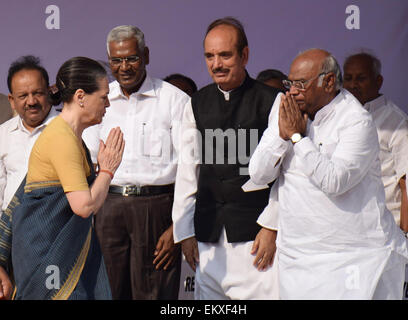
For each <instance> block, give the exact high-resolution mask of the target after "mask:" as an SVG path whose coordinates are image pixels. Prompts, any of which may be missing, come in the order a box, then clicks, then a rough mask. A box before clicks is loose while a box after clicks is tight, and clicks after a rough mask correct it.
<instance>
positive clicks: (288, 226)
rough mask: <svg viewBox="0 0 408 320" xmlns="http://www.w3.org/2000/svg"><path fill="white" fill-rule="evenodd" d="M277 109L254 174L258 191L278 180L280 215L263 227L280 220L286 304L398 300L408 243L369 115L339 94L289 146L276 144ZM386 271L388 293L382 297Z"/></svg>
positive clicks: (270, 215) (267, 215)
mask: <svg viewBox="0 0 408 320" xmlns="http://www.w3.org/2000/svg"><path fill="white" fill-rule="evenodd" d="M279 104H280V98H277V100H276V101H275V105H274V106H273V109H272V113H271V116H270V119H269V120H270V121H269V127H268V129H267V130H266V131H265V132H264V135H263V137H262V139H261V142H260V144H259V145H258V147H257V149H256V150H255V152H254V154H253V156H252V158H251V161H250V165H249V173H250V176H251V179H252V180H253V181H254V182H255V183H257V184H265V183H269V182H271V181H273V180H274V179H276V178H278V177H279V180H278V185H277V187H276V188H273V189H272V194H271V199H275V201H271V202H270V205H275V207H277V208H278V209H274V210H267V209H266V210H265V211H264V213H263V214H262V215H261V217H260V218H259V221H261V222H262V224H263V225H268V223H269V222H268V221H270V224H271V225H272V226H273V225H274V224H275V223H276V214H277V213H279V227H278V229H279V231H278V239H277V247H278V261H279V266H278V269H279V282H280V295H281V298H282V299H371V298H398V297H399V298H401V297H402V286H403V280H404V263H405V260H404V259H406V258H408V252H407V243H406V239H405V237H404V235H403V233H402V231H401V230H400V229H399V228H398V227H397V225H396V224H395V222H394V219H393V217H392V214H391V213H390V212H389V211H388V210H387V209H386V207H385V194H384V187H383V184H382V181H381V170H380V162H379V157H378V153H379V144H378V138H377V132H376V128H375V124H374V123H373V120H372V117H371V115H370V114H369V113H368V112H367V111H366V110H364V109H363V108H362V106H361V104H360V103H359V102H358V101H357V100H356V99H355V98H354V96H353V95H351V94H350V93H349V92H348V91H346V90H342V91H341V92H340V93H339V94H338V95H337V96H336V97H335V98H334V99H333V100H332V101H331V102H330V103H329V104H328V105H326V106H325V107H323V108H322V109H321V110H319V112H317V114H316V116H315V119H314V121H313V122H309V124H308V128H307V133H306V137H305V138H303V139H302V140H301V141H300V142H298V143H296V144H295V145H294V146H292V143H291V142H288V141H285V140H282V139H281V138H280V137H279V128H278V116H279ZM273 192H277V193H278V194H273ZM276 201H278V204H279V205H278V206H276ZM388 271H392V272H391V274H392V275H393V279H392V281H391V283H389V286H388V288H387V289H385V291H387V290H388V292H380V293H379V292H378V285H379V284H380V283H382V281H383V280H384V278H383V276H384V275H387V276H388V275H389V274H390V273H389V272H388ZM382 289H384V288H383V287H382ZM376 290H377V291H376Z"/></svg>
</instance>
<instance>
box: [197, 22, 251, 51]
mask: <svg viewBox="0 0 408 320" xmlns="http://www.w3.org/2000/svg"><path fill="white" fill-rule="evenodd" d="M221 25H227V26H231V27H233V28H234V29H235V30H236V31H237V35H238V40H237V50H238V53H239V55H242V50H244V48H245V47H247V46H248V39H247V37H246V34H245V30H244V26H243V25H242V23H241V22H240V21H239V20H238V19H236V18H233V17H225V18H221V19H217V20H215V21H213V22H212V23H211V24H210V25H209V26H208V28H207V32H206V33H205V37H204V39H205V38H206V37H207V34H208V33H209V32H210V31H211V30H212V29H214V28H215V27H218V26H221Z"/></svg>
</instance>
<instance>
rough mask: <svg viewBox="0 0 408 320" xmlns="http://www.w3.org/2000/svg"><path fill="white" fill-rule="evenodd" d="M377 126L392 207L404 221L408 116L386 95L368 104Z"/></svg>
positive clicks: (395, 214)
mask: <svg viewBox="0 0 408 320" xmlns="http://www.w3.org/2000/svg"><path fill="white" fill-rule="evenodd" d="M364 108H365V109H367V110H368V111H369V112H370V114H371V116H372V117H373V120H374V122H375V126H376V127H377V133H378V142H379V143H380V162H381V176H382V181H383V183H384V188H385V200H386V204H387V208H388V210H390V211H391V213H392V214H393V216H394V219H395V222H396V223H397V225H399V224H400V212H401V189H400V186H399V181H400V179H401V178H402V177H403V176H405V175H406V174H407V172H408V160H407V159H408V116H407V114H406V113H405V112H404V111H402V110H401V109H400V108H398V107H397V106H396V105H395V104H394V103H393V102H392V101H390V100H389V99H387V98H386V97H385V96H383V95H382V96H380V97H378V98H377V99H374V100H372V101H370V102H367V103H366V104H365V105H364Z"/></svg>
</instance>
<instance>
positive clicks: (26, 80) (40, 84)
mask: <svg viewBox="0 0 408 320" xmlns="http://www.w3.org/2000/svg"><path fill="white" fill-rule="evenodd" d="M27 86H29V87H30V88H31V89H32V88H34V87H35V88H36V89H38V88H41V89H44V88H46V87H47V84H46V80H45V79H44V77H43V75H42V73H41V72H40V71H39V70H35V69H23V70H20V71H18V72H16V73H15V74H14V76H13V78H12V79H11V87H12V88H14V90H26V89H27Z"/></svg>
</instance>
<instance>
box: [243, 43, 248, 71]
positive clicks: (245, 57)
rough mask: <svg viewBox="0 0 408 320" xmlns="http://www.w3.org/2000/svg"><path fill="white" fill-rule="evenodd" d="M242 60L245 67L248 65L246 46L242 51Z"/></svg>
mask: <svg viewBox="0 0 408 320" xmlns="http://www.w3.org/2000/svg"><path fill="white" fill-rule="evenodd" d="M241 57H242V59H243V63H244V65H245V66H246V65H247V63H248V59H249V48H248V46H246V47H245V48H244V49H242V55H241Z"/></svg>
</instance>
